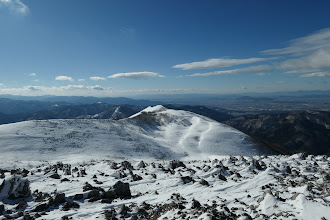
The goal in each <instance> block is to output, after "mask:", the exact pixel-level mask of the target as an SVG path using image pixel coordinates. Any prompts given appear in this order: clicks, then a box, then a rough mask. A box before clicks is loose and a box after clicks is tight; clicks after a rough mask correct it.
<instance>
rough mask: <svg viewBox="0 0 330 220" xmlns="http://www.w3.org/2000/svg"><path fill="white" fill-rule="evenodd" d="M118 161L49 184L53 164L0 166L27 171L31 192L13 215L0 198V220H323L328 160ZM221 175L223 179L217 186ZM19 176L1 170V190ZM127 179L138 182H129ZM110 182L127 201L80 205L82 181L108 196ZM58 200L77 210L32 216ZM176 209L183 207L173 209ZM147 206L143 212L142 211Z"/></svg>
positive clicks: (93, 164) (11, 205)
mask: <svg viewBox="0 0 330 220" xmlns="http://www.w3.org/2000/svg"><path fill="white" fill-rule="evenodd" d="M252 159H254V160H257V161H259V163H260V164H262V169H259V170H258V169H256V168H255V167H254V166H253V165H252V164H253V162H252ZM117 162H118V164H117V165H115V166H114V161H112V160H106V161H105V160H94V161H81V162H80V163H78V164H71V165H72V169H71V171H72V173H71V174H68V173H66V172H64V171H63V170H62V169H57V170H56V172H57V173H58V174H59V176H60V179H52V178H50V175H51V174H52V173H53V172H54V171H51V172H49V170H50V167H53V166H54V165H55V164H56V163H49V162H0V169H1V168H2V169H10V168H15V169H18V168H21V169H23V168H26V169H27V170H28V171H29V173H28V175H27V176H26V177H24V178H22V179H21V181H29V182H30V189H31V192H32V195H31V196H30V197H29V198H27V199H25V200H26V201H27V204H26V205H25V206H23V207H22V208H17V203H18V202H19V201H20V200H16V201H15V200H14V201H13V200H8V199H4V198H2V200H0V206H1V205H3V206H4V210H5V213H4V216H1V215H0V219H6V218H5V215H9V216H11V217H18V216H19V212H23V211H24V213H27V214H29V215H30V216H39V217H40V215H41V217H40V218H38V219H61V218H62V217H63V216H67V217H72V218H73V219H106V218H105V211H106V210H108V211H109V210H114V217H116V218H117V219H156V218H152V216H156V217H157V219H187V218H188V217H189V219H205V220H208V219H260V220H261V219H290V220H293V219H299V220H300V219H303V220H310V219H313V220H314V219H315V220H316V219H318V220H321V219H322V218H323V219H330V200H329V188H330V186H329V180H325V179H326V177H325V172H328V168H329V164H330V158H328V157H325V156H319V157H313V156H308V157H307V158H295V157H288V156H268V157H265V156H261V157H259V156H255V157H254V158H250V157H230V156H218V157H217V158H216V159H214V160H205V161H203V160H193V161H184V165H185V167H177V168H174V169H173V167H172V168H171V162H170V161H157V160H154V159H149V160H145V161H144V162H141V161H138V160H131V161H129V162H130V163H131V164H132V170H129V169H127V168H124V166H123V165H121V164H120V161H117ZM286 166H290V167H291V170H292V172H291V174H289V173H287V172H286ZM306 168H307V169H306ZM74 170H75V171H74ZM82 170H85V174H84V175H81V174H79V173H81V171H82ZM220 174H221V175H223V176H224V177H225V178H226V180H221V179H219V175H220ZM18 175H19V174H11V173H10V171H9V170H7V171H4V176H3V178H4V179H3V180H2V179H1V178H0V185H1V183H2V181H4V180H8V179H10V178H13V177H14V176H16V177H17V176H18ZM133 175H138V176H140V177H142V178H141V179H140V180H137V181H134V180H133ZM182 177H190V178H191V181H188V182H186V183H185V182H184V181H183V179H182ZM65 179H66V181H64V180H65ZM317 179H324V180H325V181H326V182H327V184H318V183H317V182H316V181H315V180H317ZM202 180H205V181H207V184H204V185H203V184H201V181H202ZM117 181H122V182H125V183H129V187H130V191H131V194H132V198H125V199H120V198H117V199H114V200H112V201H110V202H104V201H103V200H102V199H100V198H98V199H96V200H95V199H94V200H92V199H90V198H87V197H88V194H89V193H90V190H87V191H86V190H83V187H84V186H85V184H86V182H88V183H89V184H91V185H92V186H94V187H97V188H98V189H103V190H105V191H107V190H108V189H109V188H111V187H112V186H113V185H114V184H115V183H116V182H117ZM307 186H309V189H308V190H307ZM7 188H8V187H7ZM36 190H38V193H41V192H42V194H44V195H47V196H45V198H44V199H43V200H42V201H37V199H38V197H39V196H38V195H40V194H38V193H36ZM7 191H8V189H7V190H6V189H4V190H3V192H2V194H1V195H2V196H4V194H5V192H7ZM61 193H65V200H66V202H76V203H77V204H78V205H79V206H80V207H79V208H71V209H70V210H67V211H66V210H63V207H64V202H63V203H60V204H59V205H51V206H49V207H48V208H46V209H45V210H40V211H36V210H35V208H36V207H37V206H38V205H40V204H47V203H48V202H49V201H50V200H51V198H55V196H56V195H57V194H61ZM76 194H81V195H82V197H83V198H81V199H74V196H75V195H76ZM193 200H197V201H198V202H199V203H200V205H201V207H200V208H196V207H193V205H192V204H193ZM122 204H124V205H126V206H127V207H129V209H130V211H129V212H128V213H127V214H124V215H122V214H120V206H121V205H122ZM146 204H147V205H146ZM171 204H176V205H174V206H173V205H171ZM178 204H180V205H183V207H182V208H179V207H178V206H177V205H178ZM148 206H149V207H150V208H145V207H148ZM166 207H167V208H166ZM168 207H170V208H168ZM141 208H143V209H145V210H146V211H147V214H146V215H144V214H143V212H141V211H139V210H141ZM7 210H11V211H10V212H7ZM43 212H44V213H43ZM212 216H213V217H215V218H211V217H212ZM221 216H222V218H221ZM133 217H134V218H133ZM18 219H23V217H20V218H18ZM108 219H110V218H108Z"/></svg>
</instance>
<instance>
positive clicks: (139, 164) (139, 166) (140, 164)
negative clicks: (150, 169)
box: [137, 160, 146, 169]
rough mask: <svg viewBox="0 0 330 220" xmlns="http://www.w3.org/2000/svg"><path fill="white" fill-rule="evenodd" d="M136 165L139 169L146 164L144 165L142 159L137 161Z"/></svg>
mask: <svg viewBox="0 0 330 220" xmlns="http://www.w3.org/2000/svg"><path fill="white" fill-rule="evenodd" d="M137 167H138V168H139V169H141V168H145V167H146V165H145V163H144V162H143V160H141V161H140V162H139V163H138V165H137Z"/></svg>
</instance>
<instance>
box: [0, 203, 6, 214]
mask: <svg viewBox="0 0 330 220" xmlns="http://www.w3.org/2000/svg"><path fill="white" fill-rule="evenodd" d="M4 211H5V206H4V205H0V215H3V213H4Z"/></svg>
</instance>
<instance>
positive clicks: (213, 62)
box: [173, 57, 276, 70]
mask: <svg viewBox="0 0 330 220" xmlns="http://www.w3.org/2000/svg"><path fill="white" fill-rule="evenodd" d="M273 59H276V57H272V58H248V59H229V58H224V59H223V58H215V59H208V60H205V61H200V62H192V63H184V64H177V65H174V66H173V68H178V69H182V70H192V69H209V68H220V67H231V66H237V65H242V64H251V63H256V62H262V61H267V60H273Z"/></svg>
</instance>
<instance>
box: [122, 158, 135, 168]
mask: <svg viewBox="0 0 330 220" xmlns="http://www.w3.org/2000/svg"><path fill="white" fill-rule="evenodd" d="M121 167H122V168H124V169H127V170H133V169H134V168H133V166H132V164H131V163H130V162H128V161H126V160H125V161H123V162H121Z"/></svg>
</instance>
